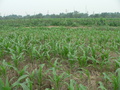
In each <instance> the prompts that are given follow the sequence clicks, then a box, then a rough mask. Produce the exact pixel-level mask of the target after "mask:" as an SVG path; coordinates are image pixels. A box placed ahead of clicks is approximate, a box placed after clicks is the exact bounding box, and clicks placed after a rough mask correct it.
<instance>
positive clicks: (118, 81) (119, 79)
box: [112, 68, 120, 90]
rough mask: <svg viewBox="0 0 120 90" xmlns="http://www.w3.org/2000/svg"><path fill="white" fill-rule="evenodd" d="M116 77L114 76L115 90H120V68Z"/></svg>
mask: <svg viewBox="0 0 120 90" xmlns="http://www.w3.org/2000/svg"><path fill="white" fill-rule="evenodd" d="M116 74H117V75H116V76H113V77H112V78H113V80H112V84H113V89H114V90H120V68H118V69H117V70H116Z"/></svg>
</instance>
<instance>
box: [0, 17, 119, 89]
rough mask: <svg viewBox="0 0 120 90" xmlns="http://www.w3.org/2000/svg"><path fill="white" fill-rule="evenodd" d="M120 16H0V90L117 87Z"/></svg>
mask: <svg viewBox="0 0 120 90" xmlns="http://www.w3.org/2000/svg"><path fill="white" fill-rule="evenodd" d="M119 89H120V20H119V19H106V18H96V19H93V18H88V19H87V18H86V19H16V20H0V90H119Z"/></svg>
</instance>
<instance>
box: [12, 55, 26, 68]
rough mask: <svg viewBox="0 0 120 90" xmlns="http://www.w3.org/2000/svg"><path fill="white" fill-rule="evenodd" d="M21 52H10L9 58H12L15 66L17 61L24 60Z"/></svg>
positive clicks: (17, 63)
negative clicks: (17, 53)
mask: <svg viewBox="0 0 120 90" xmlns="http://www.w3.org/2000/svg"><path fill="white" fill-rule="evenodd" d="M23 54H24V53H20V54H19V55H16V54H14V53H12V56H11V58H12V60H13V63H14V66H15V67H18V65H19V62H20V61H23V60H24V55H23Z"/></svg>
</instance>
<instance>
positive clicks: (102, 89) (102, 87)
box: [98, 82, 107, 90]
mask: <svg viewBox="0 0 120 90" xmlns="http://www.w3.org/2000/svg"><path fill="white" fill-rule="evenodd" d="M98 89H101V90H107V89H106V88H105V87H104V85H103V83H102V82H99V87H98Z"/></svg>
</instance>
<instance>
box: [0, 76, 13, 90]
mask: <svg viewBox="0 0 120 90" xmlns="http://www.w3.org/2000/svg"><path fill="white" fill-rule="evenodd" d="M11 89H12V87H11V86H10V82H9V81H8V77H7V78H6V80H5V83H4V81H3V80H2V79H1V78H0V90H11Z"/></svg>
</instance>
